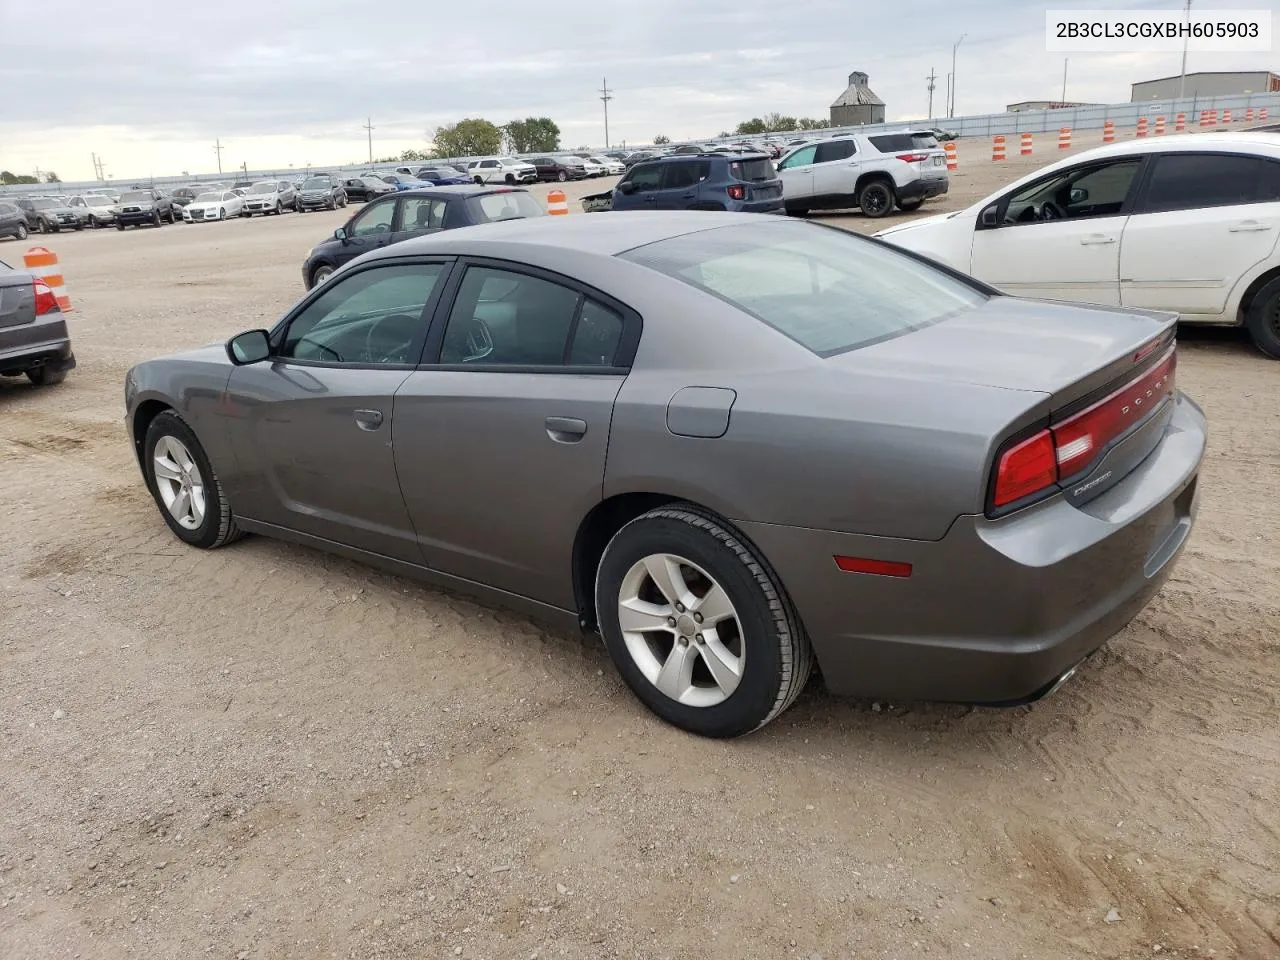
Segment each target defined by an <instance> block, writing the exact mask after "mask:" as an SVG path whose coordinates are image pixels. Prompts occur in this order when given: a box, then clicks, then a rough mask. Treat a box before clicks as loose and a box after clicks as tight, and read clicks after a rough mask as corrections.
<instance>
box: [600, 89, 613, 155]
mask: <svg viewBox="0 0 1280 960" xmlns="http://www.w3.org/2000/svg"><path fill="white" fill-rule="evenodd" d="M612 99H613V94H611V93H610V92H609V81H608V79H607V78H604V77H602V78H601V79H600V102H601V103H603V104H604V148H605V149H606V150H608V149H609V101H610V100H612Z"/></svg>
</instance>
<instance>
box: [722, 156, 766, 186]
mask: <svg viewBox="0 0 1280 960" xmlns="http://www.w3.org/2000/svg"><path fill="white" fill-rule="evenodd" d="M729 175H730V176H733V177H736V178H737V179H739V180H746V181H749V182H758V181H760V180H772V179H773V178H774V177H775V176H776V174H775V173H774V170H773V163H772V162H770V161H769V160H766V159H765V158H764V157H759V158H757V159H752V160H735V161H734V162H733V163H731V164H729Z"/></svg>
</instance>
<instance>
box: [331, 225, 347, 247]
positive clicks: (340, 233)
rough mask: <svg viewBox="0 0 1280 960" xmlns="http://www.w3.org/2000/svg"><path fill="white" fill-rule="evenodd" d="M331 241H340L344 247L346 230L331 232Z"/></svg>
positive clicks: (341, 228)
mask: <svg viewBox="0 0 1280 960" xmlns="http://www.w3.org/2000/svg"><path fill="white" fill-rule="evenodd" d="M333 239H335V240H341V241H342V243H343V245H344V246H345V245H346V243H347V228H346V227H339V228H338V229H337V230H335V231H333Z"/></svg>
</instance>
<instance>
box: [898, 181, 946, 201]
mask: <svg viewBox="0 0 1280 960" xmlns="http://www.w3.org/2000/svg"><path fill="white" fill-rule="evenodd" d="M950 189H951V181H950V179H948V178H947V177H939V178H937V179H936V180H921V179H916V180H912V181H910V182H909V183H906V184H903V185H902V186H900V187H898V199H899V200H928V199H929V198H930V197H940V196H942V195H943V194H944V193H946V192H947V191H948V190H950Z"/></svg>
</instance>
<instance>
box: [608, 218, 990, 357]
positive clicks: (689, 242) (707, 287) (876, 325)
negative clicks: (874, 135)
mask: <svg viewBox="0 0 1280 960" xmlns="http://www.w3.org/2000/svg"><path fill="white" fill-rule="evenodd" d="M762 219H767V220H769V221H771V222H768V223H764V224H754V223H753V224H742V225H735V226H730V227H719V228H717V229H714V230H700V231H698V232H696V233H690V234H685V235H684V236H680V237H672V238H671V239H669V240H660V241H658V242H657V243H651V244H648V245H647V246H643V247H638V248H636V249H635V250H631V251H629V252H627V253H624V254H622V255H621V256H622V257H623V258H624V259H627V260H632V261H635V262H636V263H640V264H643V265H644V266H647V267H651V268H653V269H654V270H657V271H659V272H661V273H665V274H667V275H668V276H672V277H675V278H676V279H677V280H683V281H684V282H685V283H687V284H689V285H690V286H693V287H696V288H698V289H699V290H704V291H706V292H707V293H710V294H713V295H714V296H717V297H719V298H720V299H721V300H724V301H726V302H728V303H731V304H733V305H734V306H736V307H738V308H740V309H741V310H744V311H746V312H747V313H749V314H751V315H752V316H753V317H755V318H757V319H758V320H761V321H763V322H764V323H766V324H768V325H769V326H771V327H773V328H774V329H775V330H778V331H779V332H781V333H783V334H785V335H786V336H788V337H790V338H791V339H792V340H795V341H796V342H797V343H799V344H800V345H802V346H804V347H807V348H808V349H809V350H812V351H813V352H814V353H816V354H818V355H819V356H822V357H829V356H832V355H834V354H837V353H844V352H845V351H848V350H853V349H856V348H858V347H865V346H867V345H869V344H872V343H877V342H879V341H881V340H888V339H890V338H893V337H898V336H901V335H902V334H904V333H909V332H911V331H912V330H918V329H920V328H921V327H925V326H928V325H930V324H933V323H936V322H938V321H939V320H943V319H946V318H947V317H949V316H952V315H954V314H956V313H959V312H961V311H965V310H970V309H972V308H973V307H975V306H977V305H978V304H980V303H982V302H984V301H985V300H986V295H985V294H983V293H981V292H980V291H978V290H975V289H974V288H973V287H971V286H969V285H968V284H966V283H964V282H963V281H961V280H958V279H955V278H953V277H951V276H949V275H948V274H945V273H942V272H941V271H939V270H936V269H934V268H933V267H930V266H929V265H927V264H924V263H920V262H919V261H917V260H913V259H911V258H910V257H908V256H906V255H905V254H903V253H900V252H898V251H896V250H893V249H892V248H890V247H888V246H885V245H882V244H878V243H874V242H871V241H868V240H865V239H862V238H860V237H857V236H854V235H853V234H849V233H846V232H844V231H843V230H836V229H828V228H824V227H815V226H813V225H812V224H805V223H787V222H772V218H762Z"/></svg>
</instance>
